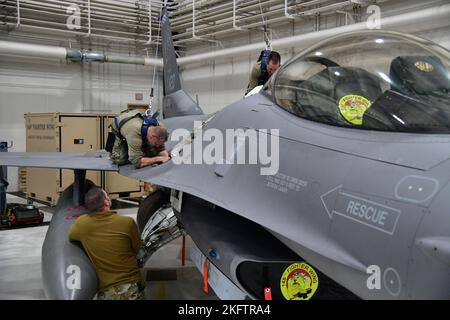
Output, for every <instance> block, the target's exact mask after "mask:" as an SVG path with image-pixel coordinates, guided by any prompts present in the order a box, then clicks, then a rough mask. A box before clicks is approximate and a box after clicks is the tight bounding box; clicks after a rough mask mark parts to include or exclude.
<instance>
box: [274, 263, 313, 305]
mask: <svg viewBox="0 0 450 320" xmlns="http://www.w3.org/2000/svg"><path fill="white" fill-rule="evenodd" d="M318 287H319V277H318V276H317V273H316V271H315V270H314V269H313V268H312V267H311V266H310V265H309V264H307V263H305V262H296V263H293V264H291V265H290V266H289V267H287V268H286V270H284V272H283V275H282V276H281V281H280V288H281V293H282V294H283V296H284V298H285V299H286V300H309V299H311V297H312V296H313V295H314V293H315V292H316V290H317V288H318Z"/></svg>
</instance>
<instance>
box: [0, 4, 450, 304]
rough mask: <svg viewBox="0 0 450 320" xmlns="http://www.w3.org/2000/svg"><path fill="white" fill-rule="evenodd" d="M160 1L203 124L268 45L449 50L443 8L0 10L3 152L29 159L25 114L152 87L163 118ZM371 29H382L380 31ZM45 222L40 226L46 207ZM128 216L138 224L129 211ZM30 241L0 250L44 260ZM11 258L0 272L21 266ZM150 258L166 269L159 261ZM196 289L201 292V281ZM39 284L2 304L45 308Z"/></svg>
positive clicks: (18, 233) (102, 109) (101, 106)
mask: <svg viewBox="0 0 450 320" xmlns="http://www.w3.org/2000/svg"><path fill="white" fill-rule="evenodd" d="M164 2H168V5H169V8H170V12H171V26H172V31H173V38H174V45H175V47H176V49H177V56H178V58H179V65H180V74H181V80H182V86H183V88H184V90H185V91H186V92H188V93H189V94H190V95H191V97H192V98H193V99H194V100H195V101H198V103H199V105H200V106H201V107H202V109H203V111H204V112H205V113H207V114H209V113H213V112H216V111H218V110H221V109H222V108H223V107H225V106H227V105H228V104H230V103H232V102H234V101H236V100H239V99H242V97H243V96H244V93H245V90H246V86H247V83H248V77H249V72H250V70H251V67H252V65H253V64H254V63H255V62H256V59H257V58H258V55H259V52H260V51H261V50H263V49H264V47H265V39H266V38H267V39H269V41H270V43H271V45H272V49H273V50H277V51H278V52H280V54H281V57H282V64H283V63H284V62H285V61H287V60H288V59H289V58H290V57H292V56H293V55H295V54H297V53H299V52H300V51H301V50H302V49H305V48H307V47H308V46H310V45H312V44H315V43H317V42H318V41H319V40H322V39H324V38H325V37H329V36H333V35H335V34H339V33H342V32H344V31H351V30H356V29H361V25H365V26H366V28H374V29H376V28H381V29H385V28H386V29H389V30H394V31H401V32H407V33H412V34H414V35H418V36H420V37H424V38H426V39H429V40H432V41H434V42H436V43H438V44H439V45H441V46H442V47H444V48H446V49H447V50H450V32H449V25H450V19H449V14H450V9H449V2H448V1H446V0H433V1H422V0H398V1H397V0H349V1H343V0H250V1H243V0H192V1H191V0H179V1H156V0H148V1H147V0H64V1H59V0H42V1H33V0H21V1H19V0H0V141H6V142H7V143H10V142H12V143H13V144H12V147H11V148H10V149H9V151H16V152H22V151H26V131H25V120H24V114H26V113H101V114H106V113H107V114H118V113H119V112H120V111H121V110H124V109H127V107H129V106H133V105H137V106H142V105H148V103H149V101H150V88H152V87H153V88H154V92H155V93H154V99H153V106H154V108H159V107H160V106H161V105H162V95H163V84H162V82H163V79H162V70H161V64H160V61H159V60H160V59H161V35H160V28H159V16H160V10H161V7H162V4H163V3H164ZM375 18H381V25H377V22H376V19H375ZM264 26H266V27H267V29H266V32H264ZM63 48H66V49H76V50H82V51H84V52H87V53H98V54H104V55H108V56H110V57H114V59H115V60H114V61H113V62H99V61H96V59H99V58H98V57H97V56H94V55H93V56H92V58H91V59H92V60H91V61H84V62H79V61H73V60H70V59H66V58H65V57H64V56H63V55H62V54H61V52H62V50H63ZM64 52H65V51H64ZM80 130H83V129H82V128H80ZM8 182H9V186H8V192H16V191H19V186H20V172H19V170H18V169H17V168H8ZM8 197H9V198H8V199H13V197H12V196H8ZM49 212H50V214H46V218H45V219H46V220H45V221H48V220H49V219H50V218H51V208H49ZM130 212H131V213H130ZM123 214H125V215H133V209H126V210H124V211H123ZM41 228H46V227H41ZM27 231H28V230H27V229H17V230H9V231H7V232H9V234H8V236H7V237H5V238H4V239H3V241H2V243H1V244H0V245H1V246H5V245H6V243H11V242H16V240H15V239H16V238H17V239H28V240H27V243H26V244H24V246H23V247H19V248H17V250H25V251H23V254H24V255H28V256H32V257H33V259H38V256H39V253H38V249H39V248H38V247H36V246H35V247H31V245H32V244H33V243H34V245H36V243H39V240H37V241H31V240H30V239H43V238H42V237H43V233H44V230H39V229H38V228H33V231H32V233H34V235H31V236H29V235H26V234H25V233H26V232H27ZM1 234H3V235H6V233H5V232H1ZM1 237H2V236H1V235H0V238H1ZM33 237H37V238H33ZM39 237H41V238H39ZM189 243H190V242H189V240H188V246H189ZM27 246H28V247H27ZM180 246H181V244H180V242H177V243H176V244H173V247H170V246H169V247H167V248H168V249H165V250H166V251H165V255H164V257H168V256H169V257H172V258H173V259H172V258H168V259H169V260H170V259H172V260H174V261H175V262H173V261H172V260H170V261H168V264H169V265H170V266H173V265H174V264H178V263H179V259H180V257H179V250H180ZM5 250H6V249H5ZM26 250H29V251H26ZM2 252H5V251H3V249H2ZM21 254H22V253H21ZM1 255H3V253H2V254H1ZM161 255H162V254H161ZM158 258H159V260H158ZM14 259H16V258H15V257H10V258H6V259H5V260H4V261H3V263H4V264H11V265H13V266H14V265H15V263H16V262H18V263H21V262H20V260H17V259H16V260H14ZM152 259H153V260H151V261H150V262H151V263H157V262H155V261H163V260H164V259H163V260H161V256H158V255H155V257H154V258H152ZM0 261H1V259H0ZM14 261H16V262H14ZM30 263H31V266H32V268H33V271H32V272H38V270H37V269H36V268H39V267H38V266H37V264H36V261H34V260H33V261H32V262H30ZM1 264H2V263H0V265H1ZM192 265H193V264H192V263H191V265H190V266H192ZM166 266H167V265H166ZM159 267H164V266H162V265H160V266H159ZM20 268H22V269H23V273H21V274H25V273H26V272H28V269H26V265H22V266H20ZM3 276H4V275H2V277H3ZM189 277H190V276H189ZM192 278H195V281H196V282H195V283H197V281H200V282H201V281H202V279H201V277H199V276H198V275H193V276H192ZM190 279H191V278H190ZM35 281H36V283H34V284H33V285H32V287H33V286H34V289H36V290H37V291H36V292H37V293H36V295H33V294H31V295H26V294H24V296H20V291H21V290H20V289H18V290H12V291H14V292H16V291H17V292H19V293H15V294H11V295H8V294H7V293H2V294H0V298H4V299H16V298H18V299H21V298H29V299H34V298H43V297H42V296H40V292H41V291H39V290H41V289H40V287H39V286H40V282H39V279H37V278H36V279H35ZM180 281H181V280H180ZM189 281H191V280H189ZM17 286H19V287H20V285H17ZM155 290H157V289H155ZM158 290H160V292H162V291H164V290H163V288H161V287H159V289H158ZM174 290H175V291H176V290H179V288H178V287H177V289H174ZM187 291H189V290H187ZM200 291H201V290H200ZM185 298H192V296H190V297H185ZM194 298H200V299H214V298H215V297H214V296H213V295H205V296H195V297H194Z"/></svg>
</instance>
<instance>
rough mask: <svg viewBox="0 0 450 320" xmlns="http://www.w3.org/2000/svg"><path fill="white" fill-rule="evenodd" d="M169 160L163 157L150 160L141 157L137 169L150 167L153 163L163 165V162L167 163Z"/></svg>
mask: <svg viewBox="0 0 450 320" xmlns="http://www.w3.org/2000/svg"><path fill="white" fill-rule="evenodd" d="M169 159H170V158H168V157H164V156H156V157H151V158H148V157H142V158H141V161H140V165H139V168H142V167H146V166H151V165H152V164H155V163H164V162H166V161H168V160H169Z"/></svg>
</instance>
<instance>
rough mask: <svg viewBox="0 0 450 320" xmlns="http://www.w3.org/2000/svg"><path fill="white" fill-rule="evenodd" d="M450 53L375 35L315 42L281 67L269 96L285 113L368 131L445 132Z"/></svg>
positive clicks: (448, 129)
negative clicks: (315, 43)
mask: <svg viewBox="0 0 450 320" xmlns="http://www.w3.org/2000/svg"><path fill="white" fill-rule="evenodd" d="M449 70H450V52H449V51H447V50H445V49H444V48H442V47H440V46H438V45H436V44H434V43H432V42H429V41H426V40H423V39H420V38H417V37H415V36H410V35H404V34H400V33H396V32H387V31H379V30H376V31H375V30H369V31H360V32H354V33H348V34H343V35H340V36H336V37H334V38H331V39H328V40H325V41H322V42H321V43H319V44H317V45H316V46H314V47H313V48H310V49H308V50H305V51H303V52H301V53H300V54H298V55H297V56H295V57H294V58H292V59H291V60H290V61H289V62H288V63H286V64H285V65H283V66H282V67H281V68H280V69H279V70H278V72H277V73H276V74H275V75H274V77H272V79H271V81H270V83H269V87H268V89H269V91H270V92H272V95H273V97H274V99H275V102H276V103H277V104H278V105H280V106H281V107H282V108H284V109H286V110H287V111H289V112H291V113H293V114H295V115H297V116H299V117H302V118H305V119H309V120H313V121H318V122H322V123H326V124H331V125H337V126H347V127H354V128H360V129H369V130H384V131H400V132H430V133H450V71H449Z"/></svg>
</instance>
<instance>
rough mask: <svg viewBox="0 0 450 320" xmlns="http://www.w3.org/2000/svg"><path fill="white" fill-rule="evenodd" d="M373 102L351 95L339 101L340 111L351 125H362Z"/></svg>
mask: <svg viewBox="0 0 450 320" xmlns="http://www.w3.org/2000/svg"><path fill="white" fill-rule="evenodd" d="M371 104H372V102H370V101H369V100H368V99H366V98H364V97H363V96H358V95H356V94H349V95H346V96H343V97H342V98H341V100H339V104H338V106H339V111H340V112H341V115H342V116H343V117H344V119H345V120H347V121H348V122H350V123H351V124H356V125H362V118H363V115H364V112H366V110H367V109H369V107H370V105H371Z"/></svg>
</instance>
